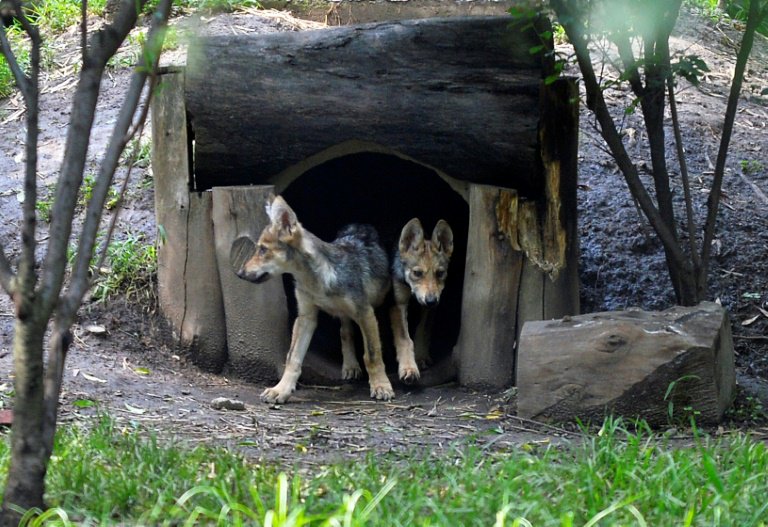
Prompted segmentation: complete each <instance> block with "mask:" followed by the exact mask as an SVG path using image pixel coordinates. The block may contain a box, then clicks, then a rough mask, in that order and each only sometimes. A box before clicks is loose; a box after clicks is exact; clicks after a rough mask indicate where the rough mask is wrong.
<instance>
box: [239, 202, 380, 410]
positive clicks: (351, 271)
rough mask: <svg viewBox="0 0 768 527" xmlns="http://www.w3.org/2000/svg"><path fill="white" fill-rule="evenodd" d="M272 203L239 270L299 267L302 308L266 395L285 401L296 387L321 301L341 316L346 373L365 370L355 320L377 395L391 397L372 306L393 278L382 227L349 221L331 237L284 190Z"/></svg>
mask: <svg viewBox="0 0 768 527" xmlns="http://www.w3.org/2000/svg"><path fill="white" fill-rule="evenodd" d="M266 208H267V215H268V216H269V220H270V224H269V225H267V226H266V227H265V228H264V230H263V231H262V233H261V236H260V237H259V241H258V243H257V244H256V250H255V252H254V254H253V256H252V257H251V258H250V259H248V260H247V261H246V262H245V263H244V264H243V265H242V266H241V267H240V268H239V270H238V271H237V275H238V276H239V277H240V278H243V279H245V280H248V281H251V282H255V283H261V282H264V281H266V280H268V279H269V278H270V277H271V276H273V275H280V274H283V273H290V274H291V275H293V278H294V280H295V282H296V288H295V291H296V303H297V305H298V316H297V317H296V320H295V322H294V324H293V335H292V337H291V347H290V349H289V350H288V356H287V357H286V361H285V371H284V372H283V377H282V378H281V379H280V382H279V383H277V385H276V386H274V387H272V388H267V389H266V390H264V392H263V393H262V394H261V398H262V400H264V401H265V402H269V403H284V402H285V401H287V400H288V398H289V397H290V396H291V393H292V392H293V391H294V390H295V389H296V383H297V381H298V380H299V376H300V375H301V365H302V363H303V361H304V356H305V355H306V353H307V348H308V347H309V343H310V340H311V339H312V334H313V333H314V332H315V328H316V327H317V313H318V310H319V309H322V310H323V311H325V312H326V313H328V314H330V315H332V316H335V317H338V318H339V319H340V320H341V352H342V356H343V362H342V368H341V376H342V378H344V379H354V378H357V377H359V376H360V375H361V373H362V371H361V369H360V363H359V362H358V361H357V357H356V356H355V348H354V340H353V334H352V321H353V320H354V321H355V323H356V324H357V325H358V326H360V330H361V332H362V334H363V344H364V346H365V350H364V355H363V361H364V363H365V369H366V371H367V372H368V379H369V382H370V386H371V397H373V398H375V399H381V400H384V401H388V400H389V399H391V398H392V397H394V395H395V393H394V391H393V390H392V385H391V384H390V382H389V379H388V378H387V374H386V372H385V370H384V361H383V360H382V355H381V338H380V336H379V326H378V322H377V321H376V316H375V315H374V308H375V307H377V306H379V305H380V304H381V303H382V302H383V301H384V298H385V297H386V295H387V293H388V292H389V288H390V283H391V280H390V274H389V269H388V263H389V259H388V258H387V254H386V252H385V251H384V249H383V248H382V246H381V245H380V243H379V236H378V233H377V232H376V230H375V229H374V228H373V227H372V226H370V225H358V224H353V225H348V226H346V227H344V228H343V229H342V230H341V231H339V233H338V235H337V237H336V239H335V240H334V241H333V242H331V243H328V242H324V241H323V240H321V239H319V238H318V237H317V236H315V235H314V234H312V233H311V232H309V231H308V230H306V229H304V228H303V227H302V225H301V223H299V220H298V219H297V218H296V213H295V212H294V211H293V210H292V209H291V208H290V207H289V206H288V204H287V203H286V202H285V200H284V199H283V198H282V197H281V196H277V197H275V196H272V195H271V196H269V198H268V199H267V207H266Z"/></svg>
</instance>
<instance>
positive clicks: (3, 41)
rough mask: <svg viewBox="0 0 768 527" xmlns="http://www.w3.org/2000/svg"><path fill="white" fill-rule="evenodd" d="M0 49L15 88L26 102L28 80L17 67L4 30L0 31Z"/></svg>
mask: <svg viewBox="0 0 768 527" xmlns="http://www.w3.org/2000/svg"><path fill="white" fill-rule="evenodd" d="M0 48H2V52H3V56H4V57H5V61H6V62H7V63H8V68H9V69H10V70H11V73H12V74H13V78H14V80H15V81H16V86H18V87H19V91H20V92H21V95H22V96H23V97H24V99H25V100H26V99H27V97H28V96H29V92H30V87H29V79H28V78H27V76H26V75H25V74H24V72H23V71H22V69H21V67H20V66H19V63H18V61H17V60H16V55H15V54H14V53H13V50H12V49H11V43H10V42H9V41H8V35H7V30H6V29H5V28H3V30H2V31H0Z"/></svg>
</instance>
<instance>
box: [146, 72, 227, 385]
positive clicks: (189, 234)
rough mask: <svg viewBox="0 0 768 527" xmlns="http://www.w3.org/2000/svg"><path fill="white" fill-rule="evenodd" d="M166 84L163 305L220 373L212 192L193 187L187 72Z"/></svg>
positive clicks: (155, 138) (158, 199)
mask: <svg viewBox="0 0 768 527" xmlns="http://www.w3.org/2000/svg"><path fill="white" fill-rule="evenodd" d="M161 85H162V89H160V90H158V93H157V96H156V97H155V98H154V99H153V101H152V167H153V170H154V174H155V214H156V220H157V225H158V229H159V234H158V238H159V244H158V251H157V260H158V270H157V274H158V295H159V301H160V308H161V310H162V312H163V315H164V316H165V318H166V320H167V321H168V323H169V325H170V327H171V329H172V331H173V333H174V336H175V338H177V339H178V340H179V342H180V343H181V345H182V346H184V347H185V348H187V350H188V352H189V355H190V358H191V360H192V361H193V362H194V363H195V364H197V365H198V366H200V367H201V368H203V369H205V370H208V371H214V372H218V371H220V370H221V368H222V366H223V365H224V363H225V362H226V360H227V341H226V332H225V329H224V305H223V301H222V297H221V289H220V287H219V276H218V268H217V265H216V258H215V255H214V252H213V225H212V223H211V196H210V194H205V193H204V194H194V193H190V191H189V185H190V184H189V181H190V166H189V156H190V153H189V144H190V143H189V138H188V136H187V118H186V109H185V104H184V76H183V74H181V73H169V74H165V75H163V76H162V80H161Z"/></svg>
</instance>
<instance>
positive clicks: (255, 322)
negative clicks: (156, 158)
mask: <svg viewBox="0 0 768 527" xmlns="http://www.w3.org/2000/svg"><path fill="white" fill-rule="evenodd" d="M273 191H274V187H272V186H271V185H259V186H252V187H215V188H214V189H213V226H214V232H215V233H216V259H217V261H218V264H219V279H220V280H221V289H222V291H223V293H224V312H225V315H226V327H227V344H228V347H229V364H228V367H229V368H231V369H232V371H233V372H234V373H235V374H236V375H237V376H238V377H242V378H244V379H247V380H249V381H256V382H264V381H272V380H274V379H275V378H276V377H277V375H278V370H279V369H280V368H281V367H282V366H283V362H284V361H285V354H286V353H287V351H288V345H289V333H288V308H287V303H286V299H285V291H284V289H283V281H282V280H281V279H280V277H274V278H272V279H271V280H269V281H268V282H265V283H263V284H253V283H250V282H247V281H245V280H242V279H240V278H238V277H237V275H236V274H235V273H234V270H233V269H232V266H231V264H230V251H231V248H232V243H233V242H234V241H235V240H236V239H237V238H239V237H241V236H248V237H249V238H251V239H252V240H253V241H254V242H255V241H257V240H258V239H259V235H260V234H261V231H262V230H263V229H264V227H265V226H266V225H267V224H268V223H269V218H268V217H267V214H266V211H265V209H264V206H265V204H266V198H267V196H268V195H269V194H270V193H271V192H273Z"/></svg>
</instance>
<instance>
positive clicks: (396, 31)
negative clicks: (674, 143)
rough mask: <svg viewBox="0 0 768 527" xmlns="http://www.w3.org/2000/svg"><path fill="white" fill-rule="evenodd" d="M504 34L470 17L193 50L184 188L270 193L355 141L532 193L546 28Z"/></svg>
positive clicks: (249, 38)
mask: <svg viewBox="0 0 768 527" xmlns="http://www.w3.org/2000/svg"><path fill="white" fill-rule="evenodd" d="M511 23H512V18H511V17H507V16H490V17H487V16H472V17H453V18H437V19H422V20H407V21H393V22H387V23H376V24H367V25H359V26H348V27H337V28H329V29H323V30H318V31H306V32H301V33H273V34H267V35H236V36H234V35H222V36H214V37H208V38H204V39H200V40H199V41H198V42H197V43H195V44H194V45H193V46H192V47H191V49H190V55H189V59H188V68H187V89H186V94H187V104H188V108H189V111H190V115H192V127H193V129H194V133H195V139H196V149H195V176H196V178H195V185H196V188H210V187H212V186H220V185H233V184H243V183H246V182H248V183H266V182H270V183H271V182H274V178H275V177H276V176H277V175H279V174H280V173H281V172H282V171H284V170H286V169H287V168H289V167H291V166H293V165H295V164H296V163H299V162H301V161H303V160H305V159H307V158H309V157H311V156H313V155H315V154H317V153H319V152H323V151H325V150H327V149H329V148H331V147H333V146H334V145H337V144H340V143H344V142H346V141H351V140H359V141H365V142H368V143H371V144H378V145H384V146H386V147H387V148H389V149H391V150H394V151H397V152H399V153H401V154H402V155H405V156H408V157H410V158H413V159H418V160H419V162H421V163H423V164H426V165H429V166H433V167H436V168H437V169H439V170H441V171H443V172H444V173H446V174H448V175H450V176H453V177H455V178H458V179H464V180H468V181H475V182H480V183H485V184H493V185H499V186H505V187H513V188H516V189H517V190H518V192H519V193H520V194H521V195H536V194H540V191H541V180H540V177H539V175H540V172H541V170H540V160H539V159H538V137H537V129H538V122H539V108H538V105H539V88H540V83H541V78H542V74H543V75H546V74H548V73H549V72H550V71H551V65H550V64H549V62H548V61H549V59H548V58H546V57H544V56H543V55H542V54H532V53H530V49H531V48H532V47H534V46H539V45H541V37H540V36H539V32H540V31H541V30H542V29H544V27H545V26H546V25H547V24H548V22H546V21H545V20H543V19H542V21H540V22H537V27H536V28H535V29H534V28H528V29H525V30H523V29H521V28H520V27H515V26H513V25H512V24H511ZM539 26H541V27H539ZM307 123H312V126H307ZM254 130H259V131H260V132H259V133H253V131H254ZM232 145H237V149H234V148H232ZM510 167H515V169H514V170H510ZM254 179H257V180H258V181H254Z"/></svg>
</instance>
